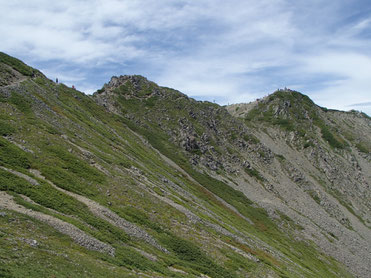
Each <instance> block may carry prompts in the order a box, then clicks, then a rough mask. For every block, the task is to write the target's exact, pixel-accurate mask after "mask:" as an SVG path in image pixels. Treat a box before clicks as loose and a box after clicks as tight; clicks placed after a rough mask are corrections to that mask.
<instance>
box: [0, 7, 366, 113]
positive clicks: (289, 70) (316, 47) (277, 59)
mask: <svg viewBox="0 0 371 278" xmlns="http://www.w3.org/2000/svg"><path fill="white" fill-rule="evenodd" d="M0 11H1V16H0V37H1V42H0V51H3V52H6V53H8V54H10V55H13V56H16V57H17V58H20V59H22V60H23V61H25V62H26V63H27V64H29V65H31V66H33V67H36V68H38V69H41V70H42V71H43V72H44V73H45V74H46V75H47V76H48V77H49V78H51V79H55V78H56V77H58V78H59V80H60V81H61V82H63V83H65V84H67V85H72V84H74V85H75V86H76V87H77V89H79V90H81V91H84V92H86V93H92V92H94V91H95V90H97V89H99V88H101V87H102V85H103V84H104V83H106V82H108V81H109V79H110V77H111V76H113V75H124V74H140V75H143V76H146V77H147V78H148V79H150V80H152V81H155V82H156V83H158V84H159V85H162V86H167V87H172V88H175V89H178V90H180V91H182V92H184V93H186V94H187V95H189V96H192V97H194V98H196V99H199V100H209V101H216V102H217V103H220V104H228V103H237V102H249V101H252V100H254V99H256V98H259V97H262V96H265V95H267V94H269V93H272V92H273V91H274V90H276V89H277V88H283V87H288V88H291V89H295V90H298V91H300V92H302V93H304V94H306V95H308V96H310V97H311V98H312V99H313V100H314V101H315V102H316V103H317V104H319V105H321V106H325V107H328V108H334V109H340V110H350V109H356V110H360V111H363V112H366V113H368V114H369V115H371V3H370V1H369V0H341V1H340V0H339V1H325V0H295V1H294V0H259V1H258V0H254V1H253V0H245V1H241V0H236V1H235V0H229V1H220V0H197V1H195V0H192V1H191V0H158V1H153V0H152V1H150V0H120V1H119V0H101V1H99V0H89V1H87V0H86V1H85V0H64V1H59V2H56V1H47V0H32V1H28V0H23V1H19V0H13V1H9V0H0Z"/></svg>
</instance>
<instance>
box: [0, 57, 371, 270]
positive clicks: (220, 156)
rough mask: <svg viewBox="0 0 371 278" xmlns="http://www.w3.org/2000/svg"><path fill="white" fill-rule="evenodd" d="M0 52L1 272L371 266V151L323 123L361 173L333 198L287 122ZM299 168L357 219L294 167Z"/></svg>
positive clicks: (136, 81)
mask: <svg viewBox="0 0 371 278" xmlns="http://www.w3.org/2000/svg"><path fill="white" fill-rule="evenodd" d="M0 66H1V68H4V69H6V70H4V71H1V72H0V84H1V85H0V86H1V87H0V132H1V136H2V137H0V152H1V153H0V166H1V168H0V189H1V191H2V192H0V193H1V194H0V208H1V212H0V213H1V214H0V242H1V244H0V246H1V248H0V252H1V253H0V260H1V264H0V273H1V275H2V276H5V277H25V276H28V277H40V273H43V274H45V275H44V276H45V277H49V276H53V275H54V276H56V277H68V276H72V277H75V276H86V277H110V276H112V277H128V276H133V277H200V276H202V275H204V277H205V275H207V276H209V277H352V274H350V273H349V272H352V273H353V275H356V276H359V277H367V275H368V271H369V269H368V268H367V267H368V265H369V261H370V256H369V252H368V253H367V251H368V250H370V249H367V248H369V243H370V240H369V233H368V232H369V228H368V227H367V225H369V224H368V223H369V222H367V221H368V217H369V215H370V214H369V211H367V209H369V204H367V202H365V200H367V199H366V197H367V196H366V194H369V189H367V188H366V189H365V190H364V195H365V196H358V193H359V192H360V191H359V188H361V187H360V186H361V185H360V184H359V182H358V180H357V179H362V178H364V185H367V183H368V182H369V177H367V176H366V174H365V173H368V172H366V171H365V170H367V169H366V167H369V166H370V161H369V156H368V154H366V153H362V154H358V153H357V156H356V155H355V156H356V157H355V158H356V159H358V160H359V167H360V168H359V171H358V172H359V174H358V175H359V176H356V174H355V173H350V172H349V171H352V170H353V169H354V167H356V166H354V165H353V164H350V162H348V160H345V159H342V158H343V157H344V156H343V153H341V154H338V153H337V149H332V148H331V147H329V146H328V143H326V141H324V140H323V139H321V136H316V135H313V136H314V137H313V138H314V139H313V140H315V139H317V141H318V142H319V143H318V144H319V146H322V147H323V148H325V147H326V148H325V149H324V150H325V151H327V152H328V154H329V155H332V156H334V157H335V158H337V159H338V160H339V163H343V164H340V166H341V167H342V165H346V166H347V167H350V168H349V169H348V168H344V169H346V173H345V174H344V175H345V177H346V178H347V179H348V180H347V183H349V184H351V185H352V186H353V187H349V188H348V191H347V192H341V193H342V195H341V196H340V197H339V196H335V197H336V198H335V197H334V196H333V192H335V191H334V188H333V187H334V186H333V187H330V185H332V184H331V183H329V182H328V179H329V178H328V177H327V174H326V172H323V171H322V172H321V169H317V168H316V164H314V163H313V162H312V161H311V160H310V159H309V158H306V157H304V158H303V159H302V160H301V162H303V163H304V162H305V163H306V164H305V165H304V164H303V165H302V167H297V163H296V162H292V161H291V156H289V155H294V154H295V153H297V154H298V157H299V155H300V157H301V156H304V155H303V154H302V153H303V150H302V149H300V148H299V147H295V146H294V147H293V146H289V145H288V143H286V141H285V140H286V139H284V138H291V137H287V134H286V133H287V132H288V131H286V130H281V129H280V127H279V126H276V125H270V123H266V124H265V123H264V125H263V123H260V122H256V123H255V122H253V121H247V120H246V121H245V120H241V119H239V118H236V117H233V116H231V115H230V114H229V113H228V111H227V110H226V109H225V108H224V107H220V106H218V105H215V104H212V103H207V102H196V101H195V100H193V99H190V98H188V97H187V96H185V95H184V94H181V93H180V92H177V91H175V90H172V89H169V88H163V87H159V86H157V85H156V84H154V83H152V82H149V81H148V80H146V79H145V78H143V77H140V76H123V77H114V78H112V79H111V81H110V82H109V83H108V84H106V85H105V86H104V87H103V88H102V89H101V90H99V91H98V92H97V93H96V94H95V95H94V96H92V97H90V96H86V95H84V94H83V93H81V92H79V91H77V90H73V89H71V88H68V87H67V86H65V85H63V84H55V83H53V82H52V81H50V80H48V79H47V78H46V77H45V76H43V75H42V74H41V73H39V72H38V71H36V70H34V69H32V68H30V67H28V66H27V65H25V64H23V63H22V62H21V61H19V60H16V59H14V58H12V57H9V56H7V55H5V54H2V53H0ZM4 72H6V73H4ZM340 114H341V113H340ZM341 115H343V114H341ZM352 115H353V114H352ZM320 116H321V119H322V115H320ZM353 116H354V121H355V122H356V123H364V124H367V123H368V122H367V121H368V119H366V118H365V119H363V118H362V117H359V116H357V115H355V114H354V115H353ZM344 117H345V116H344ZM326 119H327V118H326ZM338 119H339V117H338V116H336V115H335V116H333V121H338ZM265 125H267V126H265ZM337 125H339V123H336V122H335V124H334V127H335V126H337ZM269 128H271V129H272V130H275V132H277V133H278V132H281V133H280V134H281V135H282V137H280V138H278V137H277V138H278V139H275V138H273V139H272V138H271V137H270V136H269V135H268V134H266V133H265V132H264V131H262V130H267V129H269ZM349 128H350V127H349ZM349 132H350V134H351V135H352V136H353V137H352V138H354V139H353V141H352V142H348V141H349V140H348V139H344V142H347V143H348V144H349V148H352V150H353V152H355V151H356V149H355V148H354V146H356V145H357V144H358V145H359V144H361V145H362V147H363V151H365V150H366V149H367V142H368V141H367V140H363V141H362V140H361V141H359V142H358V140H360V138H362V137H363V138H364V139H365V138H367V137H364V136H362V135H363V133H364V134H370V133H368V131H367V130H366V129H363V130H362V131H359V130H358V128H356V129H355V130H351V129H349ZM357 132H358V133H357ZM318 134H320V133H318ZM367 136H369V135H367ZM281 141H282V142H281ZM298 142H299V141H298ZM314 142H316V141H314ZM298 144H299V143H298ZM361 145H359V146H361ZM281 146H287V148H291V149H292V150H291V149H290V152H287V153H286V152H284V150H285V149H282V150H281ZM308 148H312V146H310V147H307V148H305V150H307V149H308ZM346 148H348V147H344V148H343V149H341V151H342V152H344V154H345V153H346V154H348V153H349V151H348V149H346ZM316 150H317V152H319V151H318V150H320V149H319V148H318V149H316ZM325 151H324V152H325ZM325 154H327V153H326V152H325ZM351 154H353V153H351ZM284 156H285V157H286V158H284ZM360 157H362V159H363V160H361V159H360ZM305 159H306V160H305ZM326 159H327V157H326ZM331 159H333V158H332V157H331ZM349 159H350V158H349ZM338 160H336V161H338ZM332 161H333V160H330V162H331V163H332ZM334 161H335V160H334ZM307 166H308V167H311V168H308V169H310V170H313V172H310V173H311V174H312V175H313V177H312V176H306V175H307V174H308V173H309V172H308V170H307V169H306V168H305V167H307ZM294 167H296V168H295V169H294V170H293V169H292V168H294ZM352 167H353V168H352ZM299 171H302V172H301V173H302V174H303V175H305V178H308V177H309V179H310V181H311V182H312V183H313V185H314V186H317V187H318V190H322V191H318V192H320V193H322V192H323V194H326V195H324V196H326V197H328V198H329V200H330V201H331V202H333V203H335V204H336V205H338V207H339V209H340V211H341V212H342V213H343V214H344V215H345V216H346V217H347V219H348V220H349V221H348V222H347V221H345V222H344V223H343V222H341V221H340V220H339V219H338V218H337V216H336V215H332V214H331V213H330V212H329V211H330V210H329V209H328V208H327V207H326V206H325V205H324V204H322V199H321V201H320V202H319V203H317V202H316V200H315V197H313V196H312V195H311V194H310V193H308V191H306V190H305V186H303V185H302V184H301V183H299V182H296V181H295V179H296V178H297V177H296V176H293V173H295V174H296V173H298V172H299ZM329 173H332V172H329ZM332 175H333V176H334V175H335V174H332ZM348 175H349V177H348ZM329 177H330V176H329ZM316 178H321V179H322V181H324V184H322V183H320V181H317V180H316ZM355 181H356V183H354V182H355ZM326 182H327V183H328V185H329V186H328V188H327V187H326V185H327V184H325V183H326ZM303 184H304V183H303ZM342 186H343V187H345V186H346V184H344V185H342ZM358 187H359V188H358ZM357 190H358V191H357ZM285 194H286V195H285ZM293 194H296V195H293ZM352 194H354V195H356V196H353V195H352ZM295 198H297V199H295ZM313 198H314V199H313ZM321 198H322V195H321ZM295 200H296V201H295ZM339 200H342V202H343V203H344V202H345V203H344V204H343V203H341V202H340V201H339ZM330 201H328V203H330V204H332V203H331V202H330ZM353 201H354V202H356V201H357V202H358V203H357V204H352V205H350V204H348V203H349V202H353ZM303 204H304V205H303ZM345 204H347V206H345ZM356 206H359V207H356ZM344 208H345V209H344ZM350 210H353V211H350ZM358 244H360V245H361V246H358ZM340 249H344V250H341V252H339V250H340ZM334 258H335V259H336V260H335V259H334ZM337 260H338V261H340V263H339V262H338V261H337ZM343 265H346V266H347V270H346V269H345V268H344V266H343Z"/></svg>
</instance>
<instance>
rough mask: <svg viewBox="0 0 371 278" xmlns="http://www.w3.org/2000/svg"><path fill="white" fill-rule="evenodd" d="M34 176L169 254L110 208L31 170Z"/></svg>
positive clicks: (126, 231) (99, 215) (97, 214)
mask: <svg viewBox="0 0 371 278" xmlns="http://www.w3.org/2000/svg"><path fill="white" fill-rule="evenodd" d="M30 172H31V173H32V174H34V175H35V176H37V177H38V178H41V179H44V180H45V181H47V182H48V183H49V184H50V185H51V186H53V187H54V188H55V189H57V190H59V191H61V192H63V193H65V194H67V195H69V196H71V197H73V198H75V199H76V200H78V201H80V202H81V203H83V204H85V205H86V206H87V207H88V208H89V210H90V211H91V212H92V213H93V214H95V215H96V216H98V217H100V218H102V219H104V220H106V221H107V222H109V223H111V224H112V225H114V226H116V227H118V228H120V229H122V230H123V231H125V233H127V234H128V235H129V236H132V237H134V238H138V239H140V240H143V241H145V242H147V243H148V244H151V245H152V246H154V247H156V248H157V249H159V250H161V251H163V252H168V250H166V248H164V247H162V246H161V245H160V244H158V243H157V242H156V240H155V239H154V238H153V237H152V236H150V235H149V234H148V233H147V232H146V231H144V230H142V229H141V228H139V227H137V226H136V225H134V224H133V223H130V222H129V221H127V220H125V219H123V218H121V217H120V216H118V215H117V214H116V213H114V212H112V211H111V210H109V209H108V208H106V207H104V206H102V205H100V204H98V203H97V202H95V201H92V200H90V199H88V198H86V197H84V196H81V195H79V194H76V193H72V192H70V191H67V190H65V189H62V188H59V187H58V186H56V185H55V184H53V183H52V182H51V181H48V180H46V179H45V177H44V176H42V175H41V173H40V172H39V171H37V170H30Z"/></svg>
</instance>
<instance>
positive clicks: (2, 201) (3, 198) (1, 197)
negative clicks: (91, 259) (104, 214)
mask: <svg viewBox="0 0 371 278" xmlns="http://www.w3.org/2000/svg"><path fill="white" fill-rule="evenodd" d="M0 207H1V208H4V209H9V210H13V211H16V212H18V213H22V214H25V215H28V216H30V217H33V218H36V219H38V220H40V221H42V222H44V223H46V224H48V225H50V226H52V227H53V228H55V229H56V230H57V231H59V232H61V233H62V234H65V235H68V236H69V237H71V238H72V239H73V241H74V242H76V243H77V244H79V245H81V246H83V247H85V248H87V249H89V250H94V251H98V252H102V253H108V254H110V255H111V256H114V255H115V249H114V248H113V247H112V246H110V245H109V244H106V243H104V242H101V241H100V240H98V239H96V238H94V237H92V236H90V235H88V234H86V233H85V232H83V231H81V230H80V229H78V228H76V227H75V226H74V225H72V224H70V223H67V222H64V221H62V220H60V219H58V218H55V217H53V216H51V215H47V214H44V213H41V212H38V211H34V210H31V209H27V208H25V207H23V206H21V205H18V204H17V203H16V202H15V201H14V200H13V196H11V195H9V194H7V193H6V192H4V191H0Z"/></svg>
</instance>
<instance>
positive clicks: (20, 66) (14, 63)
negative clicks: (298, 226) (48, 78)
mask: <svg viewBox="0 0 371 278" xmlns="http://www.w3.org/2000/svg"><path fill="white" fill-rule="evenodd" d="M0 63H4V64H7V65H8V66H11V67H12V68H13V69H15V70H16V71H18V72H20V73H22V74H23V75H26V76H32V75H33V74H34V73H35V72H36V70H34V69H33V68H31V67H29V66H27V65H26V64H25V63H23V62H22V61H20V60H18V59H16V58H14V57H11V56H9V55H7V54H5V53H3V52H0Z"/></svg>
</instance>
